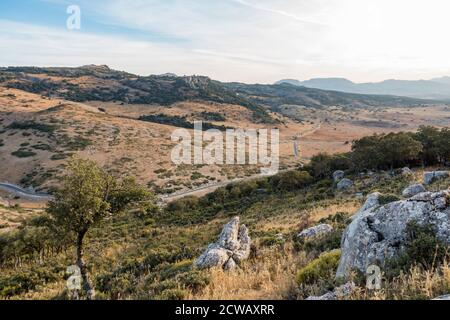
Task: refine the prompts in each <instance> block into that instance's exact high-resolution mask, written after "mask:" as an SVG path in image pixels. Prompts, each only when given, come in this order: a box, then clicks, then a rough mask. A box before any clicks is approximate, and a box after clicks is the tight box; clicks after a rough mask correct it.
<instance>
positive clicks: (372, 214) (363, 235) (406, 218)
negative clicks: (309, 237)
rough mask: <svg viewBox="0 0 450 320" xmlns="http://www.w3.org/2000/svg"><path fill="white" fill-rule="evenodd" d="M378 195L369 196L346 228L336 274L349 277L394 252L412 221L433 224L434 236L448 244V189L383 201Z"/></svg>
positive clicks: (398, 249)
mask: <svg viewBox="0 0 450 320" xmlns="http://www.w3.org/2000/svg"><path fill="white" fill-rule="evenodd" d="M379 198H380V194H373V195H371V196H369V198H368V200H367V201H366V203H365V204H364V206H363V207H362V208H361V210H359V211H358V213H357V214H356V215H355V216H354V217H353V221H352V222H351V223H350V225H349V226H348V227H347V229H346V230H345V232H344V235H343V237H342V242H341V250H342V256H341V260H340V263H339V267H338V270H337V273H336V277H337V278H341V277H342V278H348V276H349V273H350V272H351V271H352V270H359V271H361V272H363V273H365V272H366V271H367V268H368V266H370V265H372V264H375V265H379V266H381V265H383V263H384V261H385V259H386V258H393V257H395V256H397V255H398V254H399V253H400V251H401V250H402V248H403V247H404V246H403V244H404V243H405V241H406V238H407V235H406V227H407V225H408V223H410V222H413V221H415V222H416V223H418V224H420V225H431V226H433V227H434V229H435V230H436V236H437V237H438V238H439V239H440V240H441V241H444V242H445V243H449V244H450V206H449V199H450V190H446V191H441V192H435V193H433V192H425V193H420V194H418V195H415V196H414V197H412V198H410V199H408V200H403V201H397V202H392V203H389V204H386V205H381V204H380V201H379Z"/></svg>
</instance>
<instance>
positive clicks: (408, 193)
mask: <svg viewBox="0 0 450 320" xmlns="http://www.w3.org/2000/svg"><path fill="white" fill-rule="evenodd" d="M425 191H426V190H425V187H424V186H423V185H421V184H413V185H411V186H409V187H408V188H406V189H405V190H403V192H402V196H403V197H405V198H411V197H413V196H415V195H417V194H419V193H422V192H425Z"/></svg>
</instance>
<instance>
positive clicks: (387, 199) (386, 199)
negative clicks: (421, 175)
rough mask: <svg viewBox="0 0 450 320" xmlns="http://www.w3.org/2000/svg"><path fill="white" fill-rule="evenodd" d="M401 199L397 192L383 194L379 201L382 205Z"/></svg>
mask: <svg viewBox="0 0 450 320" xmlns="http://www.w3.org/2000/svg"><path fill="white" fill-rule="evenodd" d="M400 200H401V199H400V197H399V196H396V195H395V194H382V195H380V197H379V198H378V202H379V203H380V205H382V206H384V205H386V204H389V203H392V202H396V201H400Z"/></svg>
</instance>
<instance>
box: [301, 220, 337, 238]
mask: <svg viewBox="0 0 450 320" xmlns="http://www.w3.org/2000/svg"><path fill="white" fill-rule="evenodd" d="M331 231H333V227H332V226H330V225H329V224H320V225H318V226H315V227H312V228H309V229H306V230H303V231H302V232H300V233H299V235H298V237H299V238H302V239H305V240H308V239H311V238H315V237H317V236H321V235H324V234H327V233H330V232H331Z"/></svg>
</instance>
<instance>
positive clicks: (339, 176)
mask: <svg viewBox="0 0 450 320" xmlns="http://www.w3.org/2000/svg"><path fill="white" fill-rule="evenodd" d="M344 176H345V173H344V171H342V170H338V171H335V172H334V173H333V180H334V182H336V183H337V182H339V181H341V180H342V179H344Z"/></svg>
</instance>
